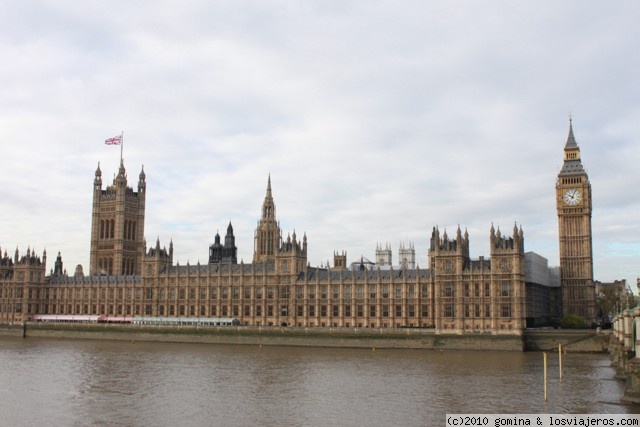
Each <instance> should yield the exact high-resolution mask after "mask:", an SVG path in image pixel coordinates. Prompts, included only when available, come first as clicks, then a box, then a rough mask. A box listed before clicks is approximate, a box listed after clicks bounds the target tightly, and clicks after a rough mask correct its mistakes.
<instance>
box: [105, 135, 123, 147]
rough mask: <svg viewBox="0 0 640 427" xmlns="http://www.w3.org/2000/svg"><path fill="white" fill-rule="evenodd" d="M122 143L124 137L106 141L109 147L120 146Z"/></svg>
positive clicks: (120, 136)
mask: <svg viewBox="0 0 640 427" xmlns="http://www.w3.org/2000/svg"><path fill="white" fill-rule="evenodd" d="M121 142H122V135H118V136H114V137H113V138H107V139H105V141H104V143H105V144H107V145H120V143H121Z"/></svg>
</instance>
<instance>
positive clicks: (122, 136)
mask: <svg viewBox="0 0 640 427" xmlns="http://www.w3.org/2000/svg"><path fill="white" fill-rule="evenodd" d="M123 147H124V131H122V132H121V133H120V164H122V149H123Z"/></svg>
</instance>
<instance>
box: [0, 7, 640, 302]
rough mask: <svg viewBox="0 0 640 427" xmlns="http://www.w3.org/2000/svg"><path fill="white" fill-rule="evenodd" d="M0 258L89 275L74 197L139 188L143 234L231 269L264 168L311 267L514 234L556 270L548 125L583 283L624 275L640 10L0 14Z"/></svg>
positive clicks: (637, 204) (80, 208)
mask: <svg viewBox="0 0 640 427" xmlns="http://www.w3.org/2000/svg"><path fill="white" fill-rule="evenodd" d="M0 9H2V13H0V52H2V65H0V81H1V82H2V86H1V87H2V89H1V90H0V138H1V139H2V150H1V154H0V173H1V176H2V185H0V247H2V251H3V252H4V251H5V250H7V252H8V254H9V255H10V256H13V253H14V251H15V248H16V247H19V248H20V250H21V253H24V252H25V251H26V250H27V247H28V246H30V247H31V248H35V249H36V251H38V253H41V252H42V250H43V249H45V248H46V250H47V253H48V260H47V263H48V265H47V270H49V269H50V268H52V267H53V261H54V259H55V255H56V254H57V252H58V251H60V252H62V256H63V260H64V262H65V267H66V268H67V269H68V270H69V272H70V273H72V272H73V270H74V268H75V265H76V264H82V265H83V266H84V270H85V273H88V270H89V268H88V263H89V246H90V230H91V203H92V191H91V189H92V184H93V178H94V173H95V170H96V167H97V166H98V162H100V167H101V169H102V173H103V180H104V182H105V184H110V183H111V181H112V179H113V175H114V174H115V173H117V169H118V163H119V158H120V150H119V148H118V147H113V146H106V145H105V144H104V140H105V139H106V138H108V137H112V136H115V135H118V134H120V132H121V131H124V140H125V142H124V163H125V167H126V168H127V173H128V177H129V183H130V185H132V186H133V187H134V188H135V187H136V186H137V180H138V174H139V173H140V169H141V167H142V165H144V170H145V173H146V176H147V205H146V224H145V230H144V232H145V236H146V238H147V241H148V242H149V244H152V243H154V242H155V240H156V239H157V238H158V237H159V238H160V241H161V244H162V245H166V246H168V244H169V241H170V240H171V239H173V242H174V262H177V261H179V262H180V263H181V264H185V263H186V262H187V261H189V262H191V263H196V262H197V261H198V260H199V261H200V262H201V263H206V262H207V259H208V246H209V244H211V243H212V242H213V239H214V236H215V234H216V231H219V232H220V234H221V235H222V236H223V237H224V233H225V232H226V227H227V224H228V223H229V221H231V222H232V223H233V227H234V230H235V235H236V243H237V246H238V257H239V259H243V260H244V261H245V262H251V259H252V254H253V236H254V230H255V226H256V224H257V221H258V220H259V218H260V208H261V205H262V202H263V200H264V196H265V190H266V185H267V177H268V175H269V174H271V180H272V186H273V196H274V200H275V203H276V214H277V218H278V219H279V221H280V225H281V228H282V229H283V233H284V236H285V238H286V235H287V233H288V232H293V231H294V230H295V231H296V233H297V234H298V236H302V234H303V233H304V232H306V233H307V236H308V242H309V255H308V258H309V262H310V263H311V265H320V264H326V262H327V260H331V262H332V261H333V252H334V251H343V250H344V251H346V252H347V256H348V262H352V261H356V260H359V258H360V256H361V255H363V256H365V257H368V258H370V259H373V258H374V253H375V248H376V244H377V243H380V244H383V245H386V243H389V244H390V245H391V247H392V249H393V252H394V262H395V261H397V253H398V246H399V244H400V242H405V243H406V244H408V243H409V242H413V244H414V246H415V249H416V253H417V255H416V258H417V262H418V264H419V265H420V266H421V267H426V266H427V249H428V243H429V237H430V234H431V230H432V228H433V227H434V226H436V225H437V226H438V227H439V228H440V230H441V231H442V230H444V229H446V230H447V232H448V233H449V235H453V234H454V233H455V230H456V228H457V227H458V224H459V225H460V227H461V228H462V229H463V230H464V229H465V228H466V229H467V230H468V232H469V235H470V240H471V242H470V244H471V250H470V251H471V256H472V258H477V257H479V256H486V257H488V256H489V239H488V236H489V229H490V227H491V224H492V223H493V224H494V225H495V226H496V227H500V229H501V230H502V231H503V233H504V232H507V233H508V234H511V231H512V228H513V226H514V223H517V224H518V226H520V225H522V227H523V230H524V236H525V250H526V251H534V252H537V253H539V254H541V255H543V256H545V257H547V258H548V259H549V264H550V265H558V263H559V260H558V220H557V215H556V207H555V180H556V176H557V174H558V172H559V169H560V167H561V165H562V160H563V148H564V144H565V142H566V139H567V134H568V130H569V115H570V114H571V115H572V117H573V128H574V133H575V137H576V140H577V142H578V145H579V146H580V150H581V154H582V161H583V164H584V166H585V168H586V169H587V172H588V174H589V179H590V181H591V185H592V189H593V206H594V210H593V235H594V238H593V249H594V274H595V278H596V279H597V280H601V281H610V280H614V279H627V280H628V281H629V282H630V284H631V285H632V287H633V288H634V290H635V281H636V280H635V279H636V277H638V275H640V268H638V260H639V256H640V235H639V232H640V227H639V225H638V212H639V211H640V186H638V182H639V181H640V170H639V168H638V167H637V165H638V163H639V161H640V144H639V141H640V120H639V117H640V102H639V100H640V96H639V95H640V93H639V92H640V78H639V77H640V72H639V70H640V54H639V50H638V46H640V26H638V24H637V19H638V17H639V16H640V3H638V2H635V1H617V2H606V3H604V2H596V1H583V0H579V1H563V2H557V1H535V2H534V1H526V2H525V1H512V0H509V1H482V2H479V1H450V0H447V1H438V2H434V1H415V2H413V1H364V0H362V1H343V0H340V1H293V0H292V1H233V2H231V1H189V2H179V1H174V2H166V1H146V2H143V1H139V2H124V1H122V2H115V1H113V2H105V1H82V2H78V1H60V0H57V1H28V2H14V1H9V0H6V1H0Z"/></svg>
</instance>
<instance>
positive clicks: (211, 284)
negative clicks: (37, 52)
mask: <svg viewBox="0 0 640 427" xmlns="http://www.w3.org/2000/svg"><path fill="white" fill-rule="evenodd" d="M99 172H100V171H99V169H98V171H96V180H95V182H94V192H95V194H94V218H93V227H92V245H91V248H92V254H91V255H92V256H91V260H92V261H91V262H92V265H91V269H92V270H91V271H92V272H93V273H102V274H89V275H87V276H85V275H83V274H82V270H81V268H80V269H77V270H76V274H74V275H68V274H66V272H65V271H64V270H63V268H62V259H61V257H60V255H58V258H57V260H56V263H55V270H54V271H53V272H52V273H51V274H50V275H46V267H45V264H46V253H45V254H43V256H42V258H40V257H39V256H36V254H35V252H34V251H32V250H31V249H29V250H28V251H27V254H26V256H23V257H20V256H19V253H18V251H17V250H16V254H15V256H14V258H13V259H12V258H10V257H8V256H7V254H6V252H5V254H4V256H3V257H0V321H4V322H20V321H24V320H29V319H30V318H31V317H32V316H33V315H35V314H78V315H110V316H126V315H132V316H135V315H144V316H187V317H213V316H229V317H235V318H238V319H239V320H240V322H241V324H242V325H248V326H271V325H276V326H282V325H287V326H299V327H349V328H353V327H358V328H366V327H370V328H371V327H373V328H398V327H429V328H435V331H436V332H437V333H494V334H520V333H521V331H522V329H523V328H524V326H525V318H526V308H525V276H524V241H523V233H522V229H517V228H515V227H514V229H513V233H512V235H511V236H509V237H507V236H503V235H502V234H501V233H500V230H497V231H496V230H495V229H494V228H493V226H492V227H491V230H490V233H489V239H490V244H491V246H490V248H491V249H490V251H491V253H490V259H484V258H483V257H480V258H479V259H477V260H472V259H471V258H470V257H469V238H468V235H467V233H466V232H465V233H464V234H463V233H462V231H461V230H460V228H458V230H457V232H456V235H455V237H453V238H452V239H450V238H449V237H448V236H447V233H446V231H445V232H444V233H442V234H441V233H440V231H439V230H438V228H437V227H434V229H433V231H432V233H431V239H430V248H429V253H428V255H429V268H428V269H420V268H419V267H416V268H407V267H406V265H405V266H403V267H401V268H398V269H393V268H391V269H385V270H382V269H379V268H376V269H373V270H371V269H368V270H367V269H363V270H356V271H351V270H348V269H347V268H346V265H347V263H346V253H344V252H342V254H340V255H338V254H337V252H336V254H335V256H336V259H335V260H334V261H335V262H334V267H333V268H318V267H312V266H310V265H309V263H308V261H307V237H306V234H305V235H304V236H303V238H302V239H299V238H298V237H297V236H296V233H295V232H294V233H293V234H292V235H291V236H288V237H287V238H286V239H284V238H283V237H282V232H281V230H280V226H279V223H278V221H277V220H276V216H275V203H274V200H273V196H272V189H271V178H270V177H269V180H268V184H267V194H266V196H265V199H264V202H263V206H262V216H261V219H260V220H259V222H258V224H257V228H256V232H255V240H254V245H255V246H254V257H253V262H252V263H250V264H245V263H242V262H241V263H240V264H237V262H236V260H235V259H236V258H235V249H236V248H235V237H234V236H233V229H232V227H231V224H229V227H228V229H227V236H226V237H225V242H227V243H228V244H227V247H228V249H229V250H230V252H229V254H230V255H231V256H224V257H210V262H209V263H207V264H206V265H200V264H197V265H190V264H188V263H187V265H179V264H174V262H173V242H171V243H170V245H169V249H168V250H167V249H166V247H161V245H160V242H159V241H156V243H155V246H152V247H149V248H147V245H146V243H144V242H142V245H143V247H142V248H141V249H140V252H139V254H137V253H135V250H134V245H135V244H137V243H139V239H140V236H141V235H142V232H143V225H144V211H143V210H144V199H143V197H144V190H145V188H146V185H145V177H144V172H143V173H141V175H140V182H139V187H138V188H139V192H138V193H137V195H134V193H133V191H132V190H131V189H129V188H128V187H126V174H125V171H124V166H123V165H121V168H120V172H119V174H118V176H117V177H116V180H115V183H114V187H111V188H110V189H107V190H106V191H104V190H102V189H101V181H100V180H99V178H100V173H99ZM121 193H122V194H121ZM107 196H109V197H113V199H114V200H115V202H114V203H115V204H114V206H113V207H112V206H110V205H107V204H104V203H106V202H105V201H104V198H105V197H107ZM96 199H99V200H100V204H99V205H97V204H96ZM136 200H138V202H137V204H136ZM135 206H137V209H138V211H137V212H136V211H135V208H134V207H135ZM103 207H104V209H103ZM107 207H108V209H106V208H107ZM112 208H113V209H112ZM109 215H111V216H109ZM107 223H108V224H109V226H108V227H109V228H106V227H107V226H106V225H104V226H103V225H102V224H107ZM125 223H126V224H129V225H128V226H125V225H124V224H125ZM118 224H120V225H118ZM131 224H134V225H131ZM107 230H109V231H108V232H107ZM111 230H113V236H114V237H112V234H111ZM127 230H129V231H127ZM115 236H117V237H115ZM96 237H97V238H96ZM104 241H107V242H112V243H113V244H114V247H113V249H112V251H111V253H109V252H108V251H107V250H106V246H105V247H101V246H100V245H101V244H102V243H104ZM129 243H131V247H130V248H131V252H129V251H128V250H127V249H126V248H128V247H129V246H128V244H129ZM214 246H215V244H214ZM96 247H97V250H96ZM120 247H122V249H121V250H120V249H119V248H120ZM216 248H217V246H216ZM101 259H113V260H114V261H113V262H106V263H105V262H104V261H100V260H101ZM126 259H130V260H131V261H129V262H125V261H124V260H126ZM104 270H107V271H111V272H112V274H104V273H105V271H104ZM123 271H124V272H126V273H129V274H114V272H120V273H121V272H123Z"/></svg>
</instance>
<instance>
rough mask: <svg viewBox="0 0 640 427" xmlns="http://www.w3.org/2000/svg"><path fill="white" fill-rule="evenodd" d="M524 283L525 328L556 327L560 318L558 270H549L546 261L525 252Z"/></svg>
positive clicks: (540, 256)
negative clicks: (525, 297) (556, 273)
mask: <svg viewBox="0 0 640 427" xmlns="http://www.w3.org/2000/svg"><path fill="white" fill-rule="evenodd" d="M524 260H525V283H526V292H527V327H538V326H549V325H558V324H559V322H560V319H561V317H562V304H561V291H560V281H559V280H558V279H559V278H556V277H555V274H554V273H555V272H557V271H558V270H557V269H555V270H553V269H549V265H548V264H549V263H548V260H547V259H546V258H545V257H543V256H542V255H539V254H537V253H535V252H526V253H525V254H524Z"/></svg>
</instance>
